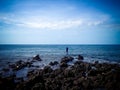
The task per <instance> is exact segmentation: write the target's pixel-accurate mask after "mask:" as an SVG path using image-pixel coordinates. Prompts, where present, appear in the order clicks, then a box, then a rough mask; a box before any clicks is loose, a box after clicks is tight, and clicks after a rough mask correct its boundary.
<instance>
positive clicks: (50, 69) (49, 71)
mask: <svg viewBox="0 0 120 90" xmlns="http://www.w3.org/2000/svg"><path fill="white" fill-rule="evenodd" d="M52 71H53V70H52V68H51V67H49V66H45V67H44V72H45V73H51V72H52Z"/></svg>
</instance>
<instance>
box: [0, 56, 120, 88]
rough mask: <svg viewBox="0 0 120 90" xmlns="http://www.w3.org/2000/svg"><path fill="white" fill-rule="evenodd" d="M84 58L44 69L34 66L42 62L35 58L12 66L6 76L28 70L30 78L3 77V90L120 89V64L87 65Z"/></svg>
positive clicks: (0, 85)
mask: <svg viewBox="0 0 120 90" xmlns="http://www.w3.org/2000/svg"><path fill="white" fill-rule="evenodd" d="M81 57H82V56H81ZM81 57H79V58H77V59H74V58H73V57H72V56H65V57H63V58H62V59H61V61H60V62H58V61H54V62H50V63H49V65H46V66H44V67H43V69H41V68H40V67H38V66H36V67H34V66H32V65H33V63H38V62H41V59H40V57H39V56H35V57H34V58H33V60H28V61H26V62H24V61H22V60H21V61H18V62H16V63H14V64H11V65H10V64H9V68H4V69H3V71H4V72H9V71H10V70H12V71H13V72H17V71H19V70H21V71H22V70H24V68H28V72H26V77H17V75H16V74H17V73H13V74H11V75H10V76H7V77H0V89H1V90H7V89H9V90H38V89H39V90H81V89H83V90H84V89H91V90H92V89H99V88H100V89H102V90H106V89H110V90H114V89H120V86H119V84H120V83H119V80H120V64H117V63H99V61H95V62H94V63H89V62H85V61H84V60H83V59H82V58H81ZM56 67H57V68H56ZM10 68H11V69H10ZM30 68H31V70H30ZM26 70H27V69H26Z"/></svg>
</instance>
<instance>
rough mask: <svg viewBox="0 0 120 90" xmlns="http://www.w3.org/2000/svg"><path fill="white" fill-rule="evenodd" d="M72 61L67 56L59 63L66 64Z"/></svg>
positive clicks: (71, 58)
mask: <svg viewBox="0 0 120 90" xmlns="http://www.w3.org/2000/svg"><path fill="white" fill-rule="evenodd" d="M73 59H74V58H73V57H69V56H68V57H64V58H62V59H61V63H62V62H65V63H67V62H70V61H72V60H73Z"/></svg>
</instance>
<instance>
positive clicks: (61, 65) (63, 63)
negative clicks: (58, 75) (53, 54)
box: [60, 62, 68, 68]
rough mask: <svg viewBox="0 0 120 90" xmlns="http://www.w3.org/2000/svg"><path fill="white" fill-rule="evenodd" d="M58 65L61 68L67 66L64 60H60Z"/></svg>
mask: <svg viewBox="0 0 120 90" xmlns="http://www.w3.org/2000/svg"><path fill="white" fill-rule="evenodd" d="M60 67H61V68H63V67H68V64H67V63H65V62H62V63H60Z"/></svg>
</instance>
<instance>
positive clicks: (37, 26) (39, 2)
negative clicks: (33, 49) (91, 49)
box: [0, 0, 120, 44]
mask: <svg viewBox="0 0 120 90" xmlns="http://www.w3.org/2000/svg"><path fill="white" fill-rule="evenodd" d="M119 8H120V0H0V44H120V10H119Z"/></svg>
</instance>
